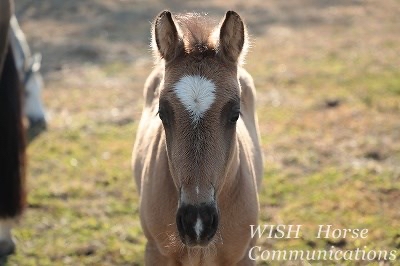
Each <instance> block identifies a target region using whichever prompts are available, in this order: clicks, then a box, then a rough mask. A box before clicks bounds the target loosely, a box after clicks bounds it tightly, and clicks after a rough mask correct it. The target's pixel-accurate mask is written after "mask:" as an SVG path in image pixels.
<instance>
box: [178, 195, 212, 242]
mask: <svg viewBox="0 0 400 266" xmlns="http://www.w3.org/2000/svg"><path fill="white" fill-rule="evenodd" d="M176 224H177V226H178V231H179V236H180V237H181V240H182V242H183V243H184V244H185V245H187V246H206V245H208V243H210V241H211V239H212V238H213V237H214V235H215V233H216V232H217V229H218V210H217V207H216V206H215V204H211V205H210V204H205V203H202V204H200V205H191V204H182V205H181V207H179V209H178V212H177V214H176Z"/></svg>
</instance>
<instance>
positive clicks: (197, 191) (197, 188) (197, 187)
mask: <svg viewBox="0 0 400 266" xmlns="http://www.w3.org/2000/svg"><path fill="white" fill-rule="evenodd" d="M199 192H200V190H199V186H196V193H197V195H199Z"/></svg>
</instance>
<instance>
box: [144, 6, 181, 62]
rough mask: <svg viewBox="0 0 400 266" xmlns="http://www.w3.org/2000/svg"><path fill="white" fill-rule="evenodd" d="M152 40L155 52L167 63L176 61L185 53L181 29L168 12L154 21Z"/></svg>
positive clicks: (161, 14) (164, 12)
mask: <svg viewBox="0 0 400 266" xmlns="http://www.w3.org/2000/svg"><path fill="white" fill-rule="evenodd" d="M152 39H153V43H152V46H153V50H154V51H157V52H158V53H159V55H160V56H161V58H164V59H165V60H166V61H170V60H172V59H174V58H175V57H176V56H177V55H178V54H179V53H180V52H183V49H184V48H183V40H182V39H183V37H182V33H181V29H180V27H179V25H178V24H177V23H175V21H174V18H173V16H172V14H171V12H169V11H168V10H165V11H163V12H161V13H160V14H159V15H158V16H157V18H156V20H155V21H154V27H153V36H152Z"/></svg>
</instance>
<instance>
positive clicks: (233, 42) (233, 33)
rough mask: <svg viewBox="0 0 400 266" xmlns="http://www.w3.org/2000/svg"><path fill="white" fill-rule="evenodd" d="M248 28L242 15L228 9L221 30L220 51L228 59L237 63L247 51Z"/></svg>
mask: <svg viewBox="0 0 400 266" xmlns="http://www.w3.org/2000/svg"><path fill="white" fill-rule="evenodd" d="M245 42H246V29H245V27H244V23H243V21H242V19H241V18H240V16H239V15H238V14H237V13H236V12H235V11H228V12H226V14H225V18H224V19H223V22H222V25H221V28H220V32H219V46H218V51H219V53H220V54H221V55H222V56H223V57H224V58H226V59H227V60H229V61H231V62H233V63H237V62H238V60H239V57H240V55H241V54H242V52H243V53H245V51H243V50H245V49H243V48H244V46H245Z"/></svg>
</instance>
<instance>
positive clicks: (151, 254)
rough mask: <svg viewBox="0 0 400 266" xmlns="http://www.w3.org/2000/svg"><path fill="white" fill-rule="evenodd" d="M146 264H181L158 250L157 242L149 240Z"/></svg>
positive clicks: (152, 265)
mask: <svg viewBox="0 0 400 266" xmlns="http://www.w3.org/2000/svg"><path fill="white" fill-rule="evenodd" d="M145 265H146V266H158V265H168V266H175V265H176V266H178V265H180V264H179V263H177V262H176V261H173V260H171V259H169V258H167V257H165V256H163V255H162V254H161V253H160V251H159V250H158V248H157V246H156V244H154V243H151V242H147V244H146V252H145Z"/></svg>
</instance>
